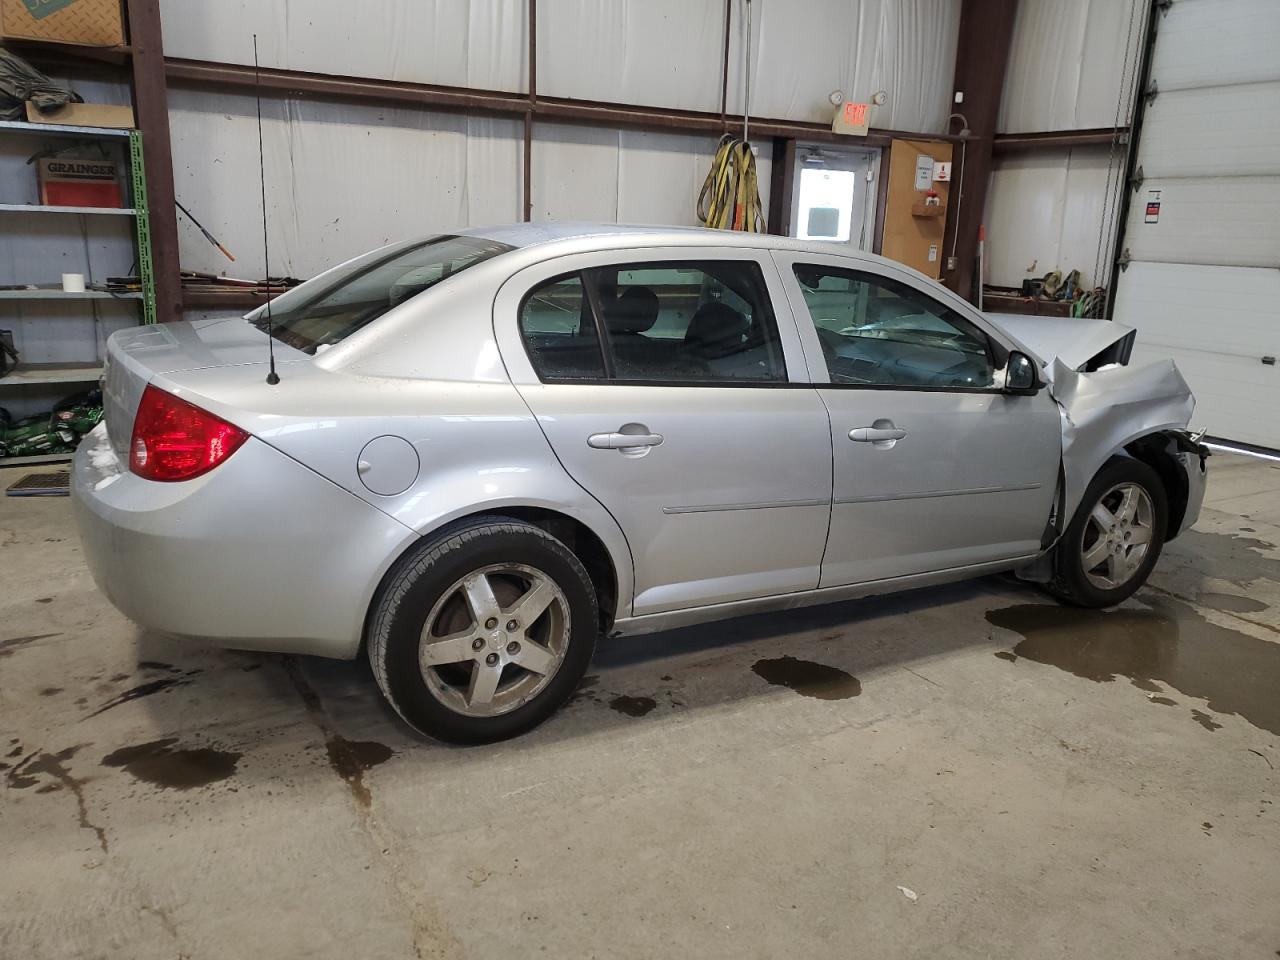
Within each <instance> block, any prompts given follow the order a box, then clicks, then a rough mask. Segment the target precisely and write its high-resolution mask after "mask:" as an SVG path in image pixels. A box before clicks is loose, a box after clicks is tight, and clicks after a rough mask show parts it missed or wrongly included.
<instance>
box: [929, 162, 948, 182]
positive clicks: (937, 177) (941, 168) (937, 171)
mask: <svg viewBox="0 0 1280 960" xmlns="http://www.w3.org/2000/svg"><path fill="white" fill-rule="evenodd" d="M933 182H934V183H950V182H951V161H949V160H944V161H939V162H938V163H935V164H934V165H933Z"/></svg>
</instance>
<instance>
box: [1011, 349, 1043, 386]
mask: <svg viewBox="0 0 1280 960" xmlns="http://www.w3.org/2000/svg"><path fill="white" fill-rule="evenodd" d="M1041 386H1042V384H1041V383H1040V375H1039V374H1038V373H1037V372H1036V364H1035V361H1034V360H1032V359H1031V358H1030V357H1028V356H1027V355H1026V354H1025V353H1019V352H1018V351H1017V350H1014V351H1013V352H1012V353H1010V354H1009V361H1008V363H1006V364H1005V367H1004V392H1005V393H1010V394H1013V395H1014V396H1017V397H1030V396H1034V395H1035V394H1037V393H1039V392H1040V387H1041Z"/></svg>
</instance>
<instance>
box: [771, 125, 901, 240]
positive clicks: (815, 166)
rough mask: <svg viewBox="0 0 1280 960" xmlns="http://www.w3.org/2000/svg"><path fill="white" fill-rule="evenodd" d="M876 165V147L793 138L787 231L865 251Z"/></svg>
mask: <svg viewBox="0 0 1280 960" xmlns="http://www.w3.org/2000/svg"><path fill="white" fill-rule="evenodd" d="M879 166H880V153H879V151H878V150H848V149H841V148H838V147H832V146H831V145H829V144H804V143H797V144H796V165H795V167H796V175H795V177H794V179H793V185H792V188H791V190H792V193H791V223H790V224H789V230H788V234H789V235H790V236H793V237H799V238H800V239H801V240H823V241H827V242H832V243H847V244H849V246H851V247H852V248H854V249H855V250H870V249H871V247H872V231H873V229H874V227H875V222H876V174H877V171H878V170H879Z"/></svg>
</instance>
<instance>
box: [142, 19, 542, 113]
mask: <svg viewBox="0 0 1280 960" xmlns="http://www.w3.org/2000/svg"><path fill="white" fill-rule="evenodd" d="M160 13H161V19H162V21H163V26H164V46H165V53H166V54H167V55H169V56H171V57H186V58H190V59H193V60H214V61H218V62H222V63H241V64H247V63H252V62H253V39H252V38H253V34H255V33H256V34H258V56H259V60H260V62H261V64H262V66H264V67H276V68H279V69H284V70H307V71H315V72H319V73H332V74H340V75H344V76H352V77H374V78H377V79H381V80H402V81H407V82H416V83H439V84H447V85H451V86H471V87H480V88H483V89H490V90H517V91H518V90H524V89H526V78H527V75H528V58H527V56H526V48H527V47H528V39H527V37H528V35H527V34H526V32H525V3H524V0H378V2H376V3H353V2H351V0H307V2H306V3H297V2H290V0H216V2H214V0H161V4H160Z"/></svg>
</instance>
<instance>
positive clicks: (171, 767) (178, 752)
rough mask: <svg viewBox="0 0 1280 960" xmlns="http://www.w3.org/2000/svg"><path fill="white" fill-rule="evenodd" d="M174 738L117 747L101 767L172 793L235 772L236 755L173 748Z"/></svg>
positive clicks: (217, 751)
mask: <svg viewBox="0 0 1280 960" xmlns="http://www.w3.org/2000/svg"><path fill="white" fill-rule="evenodd" d="M177 742H178V740H177V738H176V737H165V738H164V739H162V740H152V741H151V742H149V743H140V744H137V745H136V746H132V747H121V748H120V749H119V750H113V751H112V752H111V753H108V754H107V755H106V756H105V757H103V758H102V765H103V766H104V767H122V768H123V769H124V770H125V771H126V772H128V773H130V774H132V775H133V776H134V777H136V778H137V779H139V780H142V781H144V782H146V783H150V784H154V785H155V786H157V787H163V788H166V789H173V790H190V789H192V788H193V787H204V786H208V785H209V784H211V783H217V782H218V781H219V780H225V779H227V778H228V777H230V776H231V775H232V774H234V773H235V772H236V764H237V763H238V762H239V760H240V756H241V755H240V754H238V753H233V752H232V751H230V750H215V749H213V748H212V747H195V748H183V749H174V746H173V745H174V744H175V743H177Z"/></svg>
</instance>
